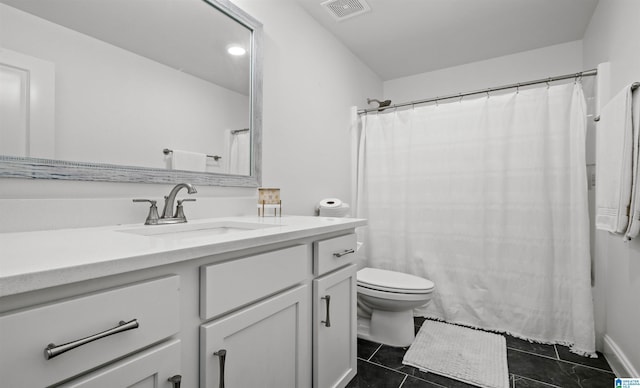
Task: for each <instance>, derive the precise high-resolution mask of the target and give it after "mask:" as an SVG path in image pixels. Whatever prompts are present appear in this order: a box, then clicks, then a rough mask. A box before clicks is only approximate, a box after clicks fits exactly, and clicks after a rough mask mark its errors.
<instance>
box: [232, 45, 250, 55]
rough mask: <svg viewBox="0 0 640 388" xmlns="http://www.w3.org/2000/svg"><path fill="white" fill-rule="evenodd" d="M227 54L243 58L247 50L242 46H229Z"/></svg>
mask: <svg viewBox="0 0 640 388" xmlns="http://www.w3.org/2000/svg"><path fill="white" fill-rule="evenodd" d="M227 52H228V53H229V54H231V55H235V56H241V55H244V54H246V53H247V50H245V49H243V48H242V47H240V46H229V48H228V49H227Z"/></svg>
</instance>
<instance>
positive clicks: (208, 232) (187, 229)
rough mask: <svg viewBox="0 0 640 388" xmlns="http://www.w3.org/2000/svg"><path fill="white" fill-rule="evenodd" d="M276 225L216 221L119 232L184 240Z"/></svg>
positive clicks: (154, 226) (150, 226) (152, 226)
mask: <svg viewBox="0 0 640 388" xmlns="http://www.w3.org/2000/svg"><path fill="white" fill-rule="evenodd" d="M274 226H275V225H264V224H259V223H251V222H240V221H215V222H208V223H193V224H189V223H186V224H170V225H147V226H144V227H141V228H135V229H124V230H120V231H119V232H122V233H130V234H137V235H140V236H150V237H158V238H163V239H172V240H182V239H191V238H198V237H211V236H217V235H223V234H231V233H242V232H247V231H251V230H256V229H265V228H272V227H274Z"/></svg>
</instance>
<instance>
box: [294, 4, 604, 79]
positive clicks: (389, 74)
mask: <svg viewBox="0 0 640 388" xmlns="http://www.w3.org/2000/svg"><path fill="white" fill-rule="evenodd" d="M295 1H297V2H298V3H299V4H300V5H301V6H302V7H303V8H304V9H305V10H306V11H307V12H308V13H309V14H310V15H311V16H312V17H313V18H314V19H316V20H317V21H318V22H319V23H320V24H322V25H323V26H324V27H325V28H326V29H328V30H329V31H330V32H331V33H333V34H334V35H335V36H336V37H337V38H338V39H339V40H340V41H342V42H343V43H344V44H345V45H346V46H347V47H348V48H349V49H350V50H351V51H352V52H353V53H354V54H355V55H357V56H358V57H359V58H360V59H361V60H362V61H363V62H364V63H366V64H367V65H368V66H369V67H370V68H371V69H372V70H373V71H375V72H376V73H377V74H378V75H379V76H380V77H381V78H382V79H383V80H385V81H386V80H390V79H394V78H399V77H404V76H408V75H413V74H419V73H423V72H427V71H433V70H437V69H442V68H446V67H451V66H456V65H462V64H465V63H470V62H475V61H480V60H485V59H489V58H494V57H498V56H503V55H508V54H514V53H517V52H522V51H527V50H533V49H537V48H541V47H545V46H550V45H554V44H560V43H565V42H570V41H574V40H579V39H582V37H583V35H584V32H585V30H586V28H587V25H588V23H589V20H590V19H591V15H592V14H593V11H594V10H595V8H596V5H597V4H598V0H366V1H367V3H368V4H369V5H370V7H371V11H370V12H367V13H365V14H362V15H359V16H355V17H352V18H349V19H345V20H343V21H340V22H338V21H335V19H334V18H333V17H332V16H331V15H330V14H329V13H328V12H327V11H326V9H325V8H324V7H322V6H320V3H322V2H323V1H324V0H295Z"/></svg>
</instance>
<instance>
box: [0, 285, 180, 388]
mask: <svg viewBox="0 0 640 388" xmlns="http://www.w3.org/2000/svg"><path fill="white" fill-rule="evenodd" d="M179 286H180V285H179V278H178V276H171V277H166V278H161V279H157V280H152V281H148V282H144V283H138V284H133V285H128V286H124V287H120V288H115V289H111V290H106V291H102V292H98V293H94V294H89V295H86V296H80V297H78V298H74V299H69V300H64V301H60V302H55V303H51V304H48V305H43V306H40V307H35V308H32V309H28V310H23V311H19V312H15V313H8V314H5V315H3V316H0V344H1V345H0V347H1V348H2V351H1V352H0V376H2V386H6V387H43V386H48V385H51V384H54V383H57V382H59V381H61V380H65V379H68V378H70V377H72V376H75V375H77V374H79V373H83V372H85V371H87V370H89V369H93V368H95V367H97V366H100V365H103V364H105V363H107V362H110V361H111V360H114V359H116V358H120V357H122V356H125V355H127V354H129V353H131V352H133V351H135V350H138V349H140V348H143V347H146V346H148V345H151V344H153V343H156V342H158V341H160V340H162V339H164V338H167V337H169V336H171V335H173V334H175V333H177V332H178V331H179V329H180V321H179V319H178V317H179V298H178V297H179ZM134 320H135V321H136V322H137V323H138V327H137V328H132V329H130V330H126V331H119V332H116V333H113V334H111V335H108V336H101V338H100V339H97V340H95V341H93V342H88V343H85V344H83V345H81V346H78V347H75V348H73V349H71V350H68V351H67V352H64V353H61V354H59V355H55V356H53V357H50V358H49V359H47V358H46V350H47V347H48V345H49V344H51V343H53V344H55V345H63V344H67V343H70V342H73V341H76V340H79V339H83V338H86V337H90V336H93V335H95V334H98V333H103V332H105V331H106V330H109V329H112V328H115V327H118V326H119V322H120V321H125V322H131V321H134ZM130 326H135V324H134V323H132V324H130ZM25 372H26V373H25Z"/></svg>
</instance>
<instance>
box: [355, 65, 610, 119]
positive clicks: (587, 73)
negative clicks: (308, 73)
mask: <svg viewBox="0 0 640 388" xmlns="http://www.w3.org/2000/svg"><path fill="white" fill-rule="evenodd" d="M597 74H598V70H597V69H591V70H585V71H581V72H579V73H571V74H565V75H560V76H556V77H549V78H543V79H537V80H534V81H527V82H519V83H515V84H510V85H504V86H498V87H495V88H487V89H480V90H474V91H471V92H465V93H457V94H449V95H446V96H440V97H434V98H427V99H424V100H416V101H411V102H403V103H401V104H394V105H389V106H385V107H382V108H379V107H378V108H370V109H360V110H358V114H359V115H361V114H367V113H369V112H382V111H384V110H386V109H390V108H400V107H403V106H409V105H418V104H426V103H429V102H434V101H441V100H448V99H450V98H462V97H466V96H472V95H475V94H485V93H486V94H489V93H491V92H496V91H499V90H506V89H514V88H520V87H523V86H530V85H536V84H542V83H549V82H553V81H560V80H564V79H571V78H580V77H589V76H594V75H597Z"/></svg>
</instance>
